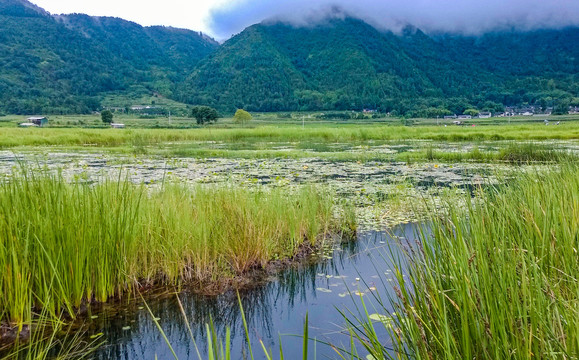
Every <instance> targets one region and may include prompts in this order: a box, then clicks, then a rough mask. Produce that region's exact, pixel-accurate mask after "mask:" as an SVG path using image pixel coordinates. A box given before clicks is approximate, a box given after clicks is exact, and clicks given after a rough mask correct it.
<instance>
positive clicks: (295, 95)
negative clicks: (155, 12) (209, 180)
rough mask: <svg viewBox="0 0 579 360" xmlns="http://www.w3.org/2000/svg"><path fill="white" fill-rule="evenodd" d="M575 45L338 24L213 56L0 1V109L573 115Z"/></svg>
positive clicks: (150, 34) (547, 35)
mask: <svg viewBox="0 0 579 360" xmlns="http://www.w3.org/2000/svg"><path fill="white" fill-rule="evenodd" d="M578 43H579V28H567V29H563V30H537V31H532V32H497V33H489V34H485V35H482V36H478V37H474V36H460V35H448V34H434V35H433V34H425V33H423V32H421V31H420V30H418V29H414V28H411V27H407V28H406V29H405V30H404V31H403V32H402V33H401V34H394V33H391V32H384V31H379V30H377V29H375V28H373V27H372V26H370V25H368V24H366V23H364V22H363V21H361V20H357V19H353V18H345V19H329V20H326V21H325V22H323V23H320V24H317V25H311V26H307V27H301V28H296V27H293V26H291V25H288V24H283V23H265V22H264V23H262V24H257V25H253V26H250V27H248V28H247V29H245V30H244V31H242V32H241V33H240V34H238V35H237V36H234V37H233V38H231V39H229V40H228V41H226V42H225V43H224V44H223V45H222V46H220V45H219V44H218V43H216V42H215V41H214V40H212V39H210V38H208V37H207V36H205V35H203V34H201V33H198V32H194V31H190V30H182V29H174V28H170V27H161V26H156V27H142V26H140V25H138V24H135V23H133V22H129V21H125V20H122V19H118V18H110V17H91V16H87V15H83V14H71V15H59V16H52V15H50V14H49V13H47V12H46V11H44V10H42V9H40V8H38V7H37V6H35V5H33V4H31V3H29V2H27V1H25V0H0V64H2V66H1V67H0V113H14V114H33V113H44V114H50V113H56V114H59V113H60V114H70V113H88V112H91V111H94V110H99V109H100V108H101V107H102V106H119V107H126V106H130V105H131V104H132V101H138V99H143V98H150V97H151V96H160V97H162V98H164V99H168V100H172V101H178V102H181V103H187V104H192V105H210V106H213V107H216V108H218V109H219V110H221V111H224V112H233V111H235V109H237V108H245V109H247V110H250V111H295V110H305V111H313V110H361V109H364V108H367V109H368V108H369V109H376V110H380V111H383V112H390V113H392V114H397V115H405V116H443V115H445V114H455V113H456V114H461V113H463V112H464V111H465V110H466V109H469V108H477V109H479V110H491V111H494V112H496V111H501V110H502V109H504V107H505V106H520V105H534V106H535V107H536V108H539V109H543V110H545V109H547V108H555V110H559V111H563V112H564V111H565V110H566V109H567V108H568V106H569V105H574V106H579V46H577V45H576V44H578ZM115 98H117V99H119V101H115V100H114V99H115Z"/></svg>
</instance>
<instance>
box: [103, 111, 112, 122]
mask: <svg viewBox="0 0 579 360" xmlns="http://www.w3.org/2000/svg"><path fill="white" fill-rule="evenodd" d="M101 120H102V121H103V122H104V123H105V124H110V123H112V122H113V113H112V112H111V111H110V110H103V111H101Z"/></svg>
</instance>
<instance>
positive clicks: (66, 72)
mask: <svg viewBox="0 0 579 360" xmlns="http://www.w3.org/2000/svg"><path fill="white" fill-rule="evenodd" d="M218 46H219V45H218V44H217V43H216V42H215V41H214V40H212V39H210V38H208V37H206V36H204V35H202V34H200V33H197V32H194V31H190V30H182V29H174V28H167V27H142V26H140V25H138V24H135V23H132V22H129V21H125V20H122V19H116V18H107V17H90V16H87V15H79V14H73V15H63V16H52V15H50V14H49V13H47V12H46V11H44V10H42V9H40V8H38V7H36V6H35V5H33V4H31V3H29V2H27V1H25V0H0V63H1V64H2V67H0V112H2V111H3V112H9V113H85V112H89V111H92V110H96V109H98V108H99V107H100V101H101V97H102V96H103V95H104V94H110V93H123V94H130V93H135V95H137V94H138V93H147V92H148V93H151V92H159V93H161V94H163V95H166V96H170V95H171V89H172V88H173V86H174V83H175V82H177V81H179V79H181V78H184V77H185V76H186V74H189V73H190V72H191V71H192V69H193V68H194V67H195V65H196V64H197V63H198V62H199V60H200V59H202V58H203V57H205V56H206V55H207V54H209V53H211V52H212V51H214V50H215V49H216V48H217V47H218Z"/></svg>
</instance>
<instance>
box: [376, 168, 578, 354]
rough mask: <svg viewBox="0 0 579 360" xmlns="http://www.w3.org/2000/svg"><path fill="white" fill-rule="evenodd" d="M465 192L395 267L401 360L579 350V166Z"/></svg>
mask: <svg viewBox="0 0 579 360" xmlns="http://www.w3.org/2000/svg"><path fill="white" fill-rule="evenodd" d="M466 200H467V203H468V206H467V209H466V210H465V209H461V208H459V207H458V206H455V205H453V204H449V206H448V213H444V214H435V215H434V216H433V217H432V219H431V220H432V221H431V224H430V230H429V231H425V232H424V233H423V236H422V237H423V242H422V243H421V244H418V245H414V246H412V247H411V248H409V249H408V260H409V261H408V263H409V264H410V265H409V268H408V270H407V277H404V276H403V274H402V272H400V271H399V272H397V274H396V275H397V280H398V284H399V288H398V289H397V292H398V298H397V299H395V300H394V303H395V305H396V307H397V312H398V314H399V315H404V316H398V317H394V318H393V320H394V326H393V327H392V329H393V331H391V334H392V339H393V340H394V342H395V344H396V347H397V349H396V350H397V351H398V356H397V358H404V359H411V358H412V359H531V358H537V359H539V358H540V359H577V358H579V280H578V274H579V254H578V248H579V165H577V163H573V164H564V165H562V166H561V167H560V168H558V169H552V170H550V171H548V172H536V173H527V174H521V175H520V176H519V178H518V179H517V180H515V181H511V182H509V183H508V184H507V186H506V187H505V188H501V189H495V188H492V189H490V190H485V191H482V190H481V191H480V193H479V197H478V199H477V198H474V199H470V198H468V199H466ZM430 232H431V233H430ZM378 350H379V349H377V350H376V353H378ZM377 358H379V357H377Z"/></svg>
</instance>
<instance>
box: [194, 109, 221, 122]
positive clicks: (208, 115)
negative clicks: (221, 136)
mask: <svg viewBox="0 0 579 360" xmlns="http://www.w3.org/2000/svg"><path fill="white" fill-rule="evenodd" d="M191 116H192V117H194V118H195V119H196V120H197V124H199V125H203V124H206V123H212V122H215V121H217V119H219V113H218V112H217V110H215V109H214V108H212V107H209V106H194V107H193V108H192V109H191Z"/></svg>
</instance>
